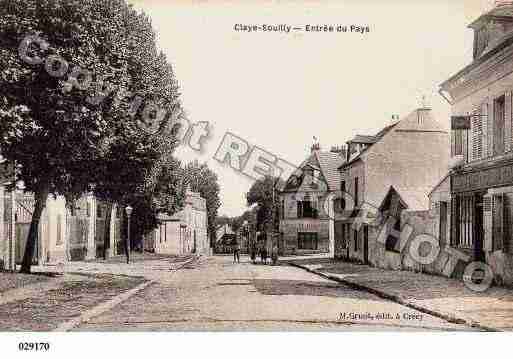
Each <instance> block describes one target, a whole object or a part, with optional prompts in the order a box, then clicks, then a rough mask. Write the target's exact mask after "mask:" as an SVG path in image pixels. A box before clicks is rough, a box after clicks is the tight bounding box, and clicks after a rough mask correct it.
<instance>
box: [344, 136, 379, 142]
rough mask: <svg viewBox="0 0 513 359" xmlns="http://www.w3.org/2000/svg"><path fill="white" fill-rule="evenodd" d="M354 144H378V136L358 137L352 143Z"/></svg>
mask: <svg viewBox="0 0 513 359" xmlns="http://www.w3.org/2000/svg"><path fill="white" fill-rule="evenodd" d="M349 142H354V143H365V144H373V143H374V142H376V136H367V135H356V136H355V137H354V138H353V139H352V140H351V141H349Z"/></svg>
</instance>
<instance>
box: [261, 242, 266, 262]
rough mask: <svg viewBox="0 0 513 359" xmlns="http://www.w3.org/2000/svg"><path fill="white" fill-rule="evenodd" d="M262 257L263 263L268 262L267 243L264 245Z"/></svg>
mask: <svg viewBox="0 0 513 359" xmlns="http://www.w3.org/2000/svg"><path fill="white" fill-rule="evenodd" d="M260 259H261V261H262V263H263V264H267V248H266V247H265V245H264V246H262V250H261V252H260Z"/></svg>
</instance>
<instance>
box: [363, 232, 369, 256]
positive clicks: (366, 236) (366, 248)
mask: <svg viewBox="0 0 513 359" xmlns="http://www.w3.org/2000/svg"><path fill="white" fill-rule="evenodd" d="M363 262H364V263H365V264H369V226H367V225H364V226H363Z"/></svg>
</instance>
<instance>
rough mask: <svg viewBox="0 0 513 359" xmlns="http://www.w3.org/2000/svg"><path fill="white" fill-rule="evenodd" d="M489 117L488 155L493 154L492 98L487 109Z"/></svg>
mask: <svg viewBox="0 0 513 359" xmlns="http://www.w3.org/2000/svg"><path fill="white" fill-rule="evenodd" d="M486 112H487V113H486V114H487V115H488V117H487V119H488V120H487V121H486V122H487V130H488V133H487V137H488V150H487V157H491V156H493V99H491V100H490V102H489V103H488V106H487V111H486Z"/></svg>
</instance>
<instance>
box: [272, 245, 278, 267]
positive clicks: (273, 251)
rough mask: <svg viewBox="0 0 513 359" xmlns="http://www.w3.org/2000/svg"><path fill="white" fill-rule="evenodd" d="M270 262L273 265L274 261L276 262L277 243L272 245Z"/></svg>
mask: <svg viewBox="0 0 513 359" xmlns="http://www.w3.org/2000/svg"><path fill="white" fill-rule="evenodd" d="M271 262H272V264H273V266H274V265H276V263H277V262H278V245H276V244H275V245H274V246H273V250H272V253H271Z"/></svg>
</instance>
